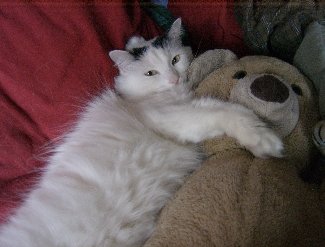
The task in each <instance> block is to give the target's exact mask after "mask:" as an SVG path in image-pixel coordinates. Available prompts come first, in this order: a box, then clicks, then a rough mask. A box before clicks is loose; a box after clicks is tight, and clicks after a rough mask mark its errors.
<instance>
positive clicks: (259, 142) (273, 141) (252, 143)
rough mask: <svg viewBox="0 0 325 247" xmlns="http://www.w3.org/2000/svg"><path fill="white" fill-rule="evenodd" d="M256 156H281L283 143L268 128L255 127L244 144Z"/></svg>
mask: <svg viewBox="0 0 325 247" xmlns="http://www.w3.org/2000/svg"><path fill="white" fill-rule="evenodd" d="M244 145H245V147H246V148H247V149H249V151H251V152H252V153H253V154H254V155H255V156H256V157H260V158H267V157H270V156H273V157H278V158H281V157H283V150H284V148H283V143H282V141H281V139H280V138H279V137H278V136H277V135H276V134H275V133H274V132H273V131H272V130H271V129H269V128H266V127H257V128H256V129H255V131H253V133H251V135H250V137H249V139H248V141H246V143H245V144H244Z"/></svg>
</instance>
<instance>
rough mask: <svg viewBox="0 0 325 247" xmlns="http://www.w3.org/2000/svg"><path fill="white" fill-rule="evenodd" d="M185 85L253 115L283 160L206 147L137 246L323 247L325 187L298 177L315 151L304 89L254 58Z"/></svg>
mask: <svg viewBox="0 0 325 247" xmlns="http://www.w3.org/2000/svg"><path fill="white" fill-rule="evenodd" d="M216 52H217V51H216ZM203 55H204V54H203ZM210 56H211V53H210ZM216 64H217V63H216ZM195 66H197V65H195ZM209 72H210V71H209ZM245 78H246V79H245ZM245 80H247V82H245ZM191 83H193V85H195V86H196V87H197V88H196V90H195V93H196V94H197V95H198V96H202V95H210V96H211V97H217V98H220V99H222V100H225V101H228V100H230V101H235V102H238V103H241V104H244V105H246V106H247V107H249V108H251V109H253V110H255V112H256V113H257V114H258V115H259V116H260V117H262V118H263V119H265V120H266V121H268V122H269V123H270V124H271V126H273V128H274V129H275V130H276V131H278V133H279V135H281V136H282V137H284V143H285V150H286V152H285V157H284V158H282V159H278V158H272V159H258V158H255V157H254V156H253V155H251V154H250V153H249V152H247V151H246V150H244V149H243V148H242V147H241V146H239V145H238V144H237V143H236V142H235V141H234V140H233V139H231V138H229V137H224V138H222V139H212V140H208V141H206V142H205V143H204V144H203V147H204V150H205V152H206V154H207V157H208V158H207V160H206V161H205V162H204V164H203V165H202V167H201V168H200V169H199V170H198V171H196V172H195V173H194V174H193V175H192V176H191V177H190V178H189V179H188V180H187V182H186V183H185V185H184V186H183V187H182V188H181V189H180V190H179V191H178V193H177V194H176V196H175V198H174V199H173V200H172V201H171V202H170V203H169V204H168V205H167V207H165V209H164V210H163V211H162V214H161V217H160V220H159V224H158V228H157V230H156V232H155V233H154V235H153V237H152V238H151V239H149V240H148V242H147V243H146V245H145V246H146V247H149V246H150V247H153V246H242V247H243V246H325V201H324V199H325V196H324V195H325V188H324V187H325V186H324V184H323V187H322V188H319V187H317V186H314V185H310V184H307V183H304V182H303V181H302V179H301V178H300V176H299V173H300V171H301V170H302V169H303V168H304V167H306V166H307V165H308V163H309V162H310V160H311V157H312V156H313V155H314V151H315V148H314V146H313V143H312V139H311V136H312V129H313V126H314V124H315V123H316V122H317V120H318V114H317V109H316V102H315V100H314V99H315V97H314V92H313V90H312V86H311V83H310V82H309V81H308V80H307V79H306V78H305V77H304V76H303V75H301V74H300V73H299V72H298V70H297V69H296V68H294V67H293V66H291V65H289V64H287V63H285V62H282V61H280V60H278V59H275V58H270V57H262V56H252V57H245V58H242V59H240V60H235V59H234V60H233V61H232V62H230V63H229V64H228V65H225V66H223V67H221V68H219V69H216V70H215V71H213V72H212V73H211V74H210V75H209V76H207V77H206V79H204V80H203V81H202V82H200V83H197V82H193V81H192V82H191ZM245 83H246V84H245ZM270 83H271V84H272V85H270ZM241 84H243V85H241ZM245 85H246V86H245ZM245 90H246V91H245ZM263 90H268V91H267V93H265V91H263ZM272 92H273V93H274V94H272ZM241 93H243V94H241ZM271 94H272V95H271ZM275 115H276V117H275ZM281 116H282V117H281Z"/></svg>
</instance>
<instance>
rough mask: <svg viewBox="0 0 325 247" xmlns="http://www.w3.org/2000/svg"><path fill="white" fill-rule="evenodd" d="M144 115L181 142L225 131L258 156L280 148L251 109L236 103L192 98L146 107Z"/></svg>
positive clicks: (193, 140)
mask: <svg viewBox="0 0 325 247" xmlns="http://www.w3.org/2000/svg"><path fill="white" fill-rule="evenodd" d="M147 118H148V119H149V120H150V122H151V124H152V126H154V128H155V129H156V130H157V131H159V132H161V133H162V134H164V135H167V136H171V137H173V138H176V139H178V140H179V141H181V142H193V143H198V142H201V141H203V140H206V139H209V138H213V137H218V136H222V135H224V134H226V135H228V136H230V137H234V138H236V139H237V140H238V142H239V143H240V144H241V145H243V146H245V147H246V148H247V149H249V150H250V151H251V152H252V153H253V154H254V155H255V156H258V157H265V156H276V157H280V156H281V152H282V149H283V146H282V142H281V140H280V139H279V138H278V137H277V136H276V135H275V134H274V132H273V131H272V130H271V129H269V128H267V127H266V125H265V124H264V123H263V122H262V121H261V120H260V119H259V118H258V117H257V116H256V115H255V114H254V113H253V111H251V110H249V109H247V108H245V107H243V106H241V105H237V104H231V103H226V102H221V101H218V100H215V99H210V98H202V99H195V100H192V102H191V103H190V104H182V105H175V106H172V107H170V106H169V107H168V108H167V107H166V108H163V107H162V108H160V109H159V110H154V111H148V112H147Z"/></svg>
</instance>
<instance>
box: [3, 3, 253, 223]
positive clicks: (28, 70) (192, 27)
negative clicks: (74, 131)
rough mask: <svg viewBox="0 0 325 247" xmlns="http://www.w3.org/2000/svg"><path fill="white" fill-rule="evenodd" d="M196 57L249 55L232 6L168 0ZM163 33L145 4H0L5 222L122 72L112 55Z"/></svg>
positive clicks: (228, 4) (169, 7) (169, 6)
mask: <svg viewBox="0 0 325 247" xmlns="http://www.w3.org/2000/svg"><path fill="white" fill-rule="evenodd" d="M168 9H169V10H170V11H171V13H172V14H173V15H174V16H176V17H181V18H182V20H183V23H184V24H185V26H186V27H187V31H188V34H189V38H190V41H191V43H192V47H193V52H194V54H199V53H202V52H204V51H206V50H207V49H213V48H228V49H231V50H232V51H234V52H235V53H236V54H237V55H239V56H243V55H247V54H248V52H247V49H246V47H245V46H244V43H243V38H242V37H243V35H242V31H241V29H240V27H239V26H238V24H237V23H236V20H235V17H234V14H233V1H232V0H228V1H218V2H214V1H207V2H204V3H203V2H185V1H169V3H168ZM161 32H162V29H161V28H160V27H159V26H158V25H157V24H156V23H155V22H154V20H153V19H151V18H150V16H149V15H148V14H147V13H146V12H145V11H144V10H143V9H142V8H141V4H140V2H139V1H136V0H133V1H96V2H95V1H84V2H80V1H79V2H74V1H42V2H38V1H28V2H25V3H23V2H19V1H17V2H16V1H4V2H1V3H0V223H3V222H5V221H6V220H7V219H8V217H9V216H10V214H11V213H13V212H14V209H15V208H17V207H18V206H19V205H20V203H21V202H22V200H23V198H24V197H25V196H26V195H27V194H28V191H30V190H31V189H32V188H33V187H34V186H35V185H36V184H37V181H38V179H39V178H40V177H41V173H42V169H46V157H47V156H48V155H50V150H51V146H53V145H55V143H57V142H58V141H59V140H60V136H62V135H63V134H64V133H65V132H67V131H69V129H70V128H71V127H72V126H73V123H74V122H75V121H76V120H77V119H78V113H79V112H80V111H82V107H83V106H84V105H85V104H86V102H87V101H88V100H89V99H91V98H92V97H93V96H94V95H96V94H98V93H99V92H100V91H101V90H102V89H103V88H104V87H107V86H111V87H112V86H113V78H114V76H115V75H116V73H117V69H116V68H114V66H113V63H112V62H111V61H110V60H109V59H108V56H107V54H108V51H110V50H112V49H123V47H124V45H125V43H126V41H127V39H128V38H129V37H130V36H132V35H135V34H138V35H142V36H144V37H145V38H151V37H153V36H156V35H159V34H160V33H161Z"/></svg>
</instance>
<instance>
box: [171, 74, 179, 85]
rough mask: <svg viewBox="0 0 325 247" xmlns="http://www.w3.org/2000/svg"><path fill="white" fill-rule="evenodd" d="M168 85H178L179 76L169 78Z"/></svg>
mask: <svg viewBox="0 0 325 247" xmlns="http://www.w3.org/2000/svg"><path fill="white" fill-rule="evenodd" d="M169 83H171V84H178V83H179V76H175V77H172V78H170V80H169Z"/></svg>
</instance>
